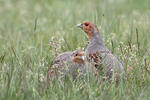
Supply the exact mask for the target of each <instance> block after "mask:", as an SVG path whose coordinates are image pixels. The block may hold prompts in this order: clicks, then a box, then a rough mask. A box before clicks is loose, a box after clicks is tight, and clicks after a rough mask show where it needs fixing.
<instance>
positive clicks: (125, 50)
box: [0, 0, 150, 100]
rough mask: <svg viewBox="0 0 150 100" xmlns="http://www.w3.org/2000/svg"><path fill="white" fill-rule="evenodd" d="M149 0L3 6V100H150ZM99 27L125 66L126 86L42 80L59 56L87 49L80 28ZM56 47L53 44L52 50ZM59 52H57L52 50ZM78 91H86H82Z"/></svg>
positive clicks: (1, 1)
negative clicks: (47, 83)
mask: <svg viewBox="0 0 150 100" xmlns="http://www.w3.org/2000/svg"><path fill="white" fill-rule="evenodd" d="M149 5H150V0H0V99H3V100H6V99H10V100H22V99H25V100H30V99H31V100H33V99H35V100H38V99H39V100H46V99H57V100H60V99H63V100H71V99H73V100H77V99H85V100H87V99H89V100H97V99H102V100H149V99H150V96H149V93H150V85H149V84H150V79H149V74H148V73H149V71H150V70H149V68H150V60H149V58H150V6H149ZM85 20H86V21H91V22H93V23H95V24H96V25H97V27H98V28H99V30H100V34H101V35H102V37H103V39H104V42H105V44H106V45H107V46H108V48H109V49H110V50H111V51H112V52H113V53H114V54H116V55H118V56H119V57H120V58H121V59H122V61H123V62H124V65H125V69H126V79H127V80H126V82H123V83H121V85H120V86H119V87H118V88H116V87H114V86H113V84H106V83H105V82H104V83H101V84H100V83H98V82H95V81H94V80H93V81H90V82H88V83H84V82H83V80H80V81H79V82H77V83H74V82H66V84H68V85H69V86H70V87H69V88H67V87H66V86H65V85H63V83H62V84H61V83H59V82H56V83H55V84H51V85H52V86H49V87H50V88H45V87H44V86H43V85H42V84H43V83H41V80H42V79H43V78H44V77H45V76H46V71H47V68H48V67H49V65H50V64H51V61H52V60H53V58H54V54H55V53H58V54H59V53H62V52H65V51H72V50H75V49H77V48H81V49H83V50H85V49H86V46H87V42H88V39H87V37H86V36H85V35H84V33H83V32H82V31H81V30H80V29H78V28H77V27H76V24H78V23H81V22H82V21H85ZM52 43H53V44H52ZM55 47H56V48H57V50H56V51H57V52H54V48H55ZM80 87H83V88H82V89H80Z"/></svg>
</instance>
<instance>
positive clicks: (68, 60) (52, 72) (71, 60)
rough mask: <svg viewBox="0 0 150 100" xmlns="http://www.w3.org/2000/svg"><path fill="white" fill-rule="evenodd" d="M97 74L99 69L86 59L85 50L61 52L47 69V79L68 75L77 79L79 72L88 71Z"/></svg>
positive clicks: (84, 72)
mask: <svg viewBox="0 0 150 100" xmlns="http://www.w3.org/2000/svg"><path fill="white" fill-rule="evenodd" d="M89 71H90V72H92V73H94V75H95V76H96V75H97V70H96V69H95V67H94V66H92V65H91V64H90V63H89V62H88V61H87V60H86V59H85V52H84V51H82V50H75V51H69V52H64V53H61V54H59V55H58V56H57V57H56V58H55V59H54V60H53V62H52V64H51V65H50V67H49V68H48V71H47V80H48V81H49V80H50V79H61V77H63V76H65V75H68V76H71V77H72V78H73V79H76V77H77V76H78V74H86V73H88V72H89Z"/></svg>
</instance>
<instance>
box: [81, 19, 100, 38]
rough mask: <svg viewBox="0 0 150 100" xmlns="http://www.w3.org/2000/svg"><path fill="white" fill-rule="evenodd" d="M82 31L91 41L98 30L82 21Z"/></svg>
mask: <svg viewBox="0 0 150 100" xmlns="http://www.w3.org/2000/svg"><path fill="white" fill-rule="evenodd" d="M82 29H83V31H84V32H85V33H86V34H87V36H88V38H89V39H91V38H92V36H93V33H94V32H98V29H97V27H96V26H95V25H93V24H92V23H90V22H87V21H84V22H83V23H82Z"/></svg>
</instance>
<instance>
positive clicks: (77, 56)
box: [72, 51, 85, 63]
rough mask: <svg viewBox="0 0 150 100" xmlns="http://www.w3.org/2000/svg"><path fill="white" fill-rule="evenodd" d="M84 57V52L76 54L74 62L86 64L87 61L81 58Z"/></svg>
mask: <svg viewBox="0 0 150 100" xmlns="http://www.w3.org/2000/svg"><path fill="white" fill-rule="evenodd" d="M82 56H84V52H82V51H79V52H76V54H75V56H74V57H73V59H72V61H73V62H75V63H85V60H84V59H82V58H81V57H82Z"/></svg>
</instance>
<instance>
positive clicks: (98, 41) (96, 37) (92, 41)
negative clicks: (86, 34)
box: [89, 32, 104, 46]
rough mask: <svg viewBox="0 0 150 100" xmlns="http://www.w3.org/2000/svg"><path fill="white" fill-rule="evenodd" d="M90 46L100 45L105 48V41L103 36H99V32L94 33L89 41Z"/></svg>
mask: <svg viewBox="0 0 150 100" xmlns="http://www.w3.org/2000/svg"><path fill="white" fill-rule="evenodd" d="M89 44H91V45H95V44H98V45H101V46H104V42H103V39H102V37H101V35H100V34H99V32H96V33H93V36H92V38H91V39H90V40H89Z"/></svg>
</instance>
